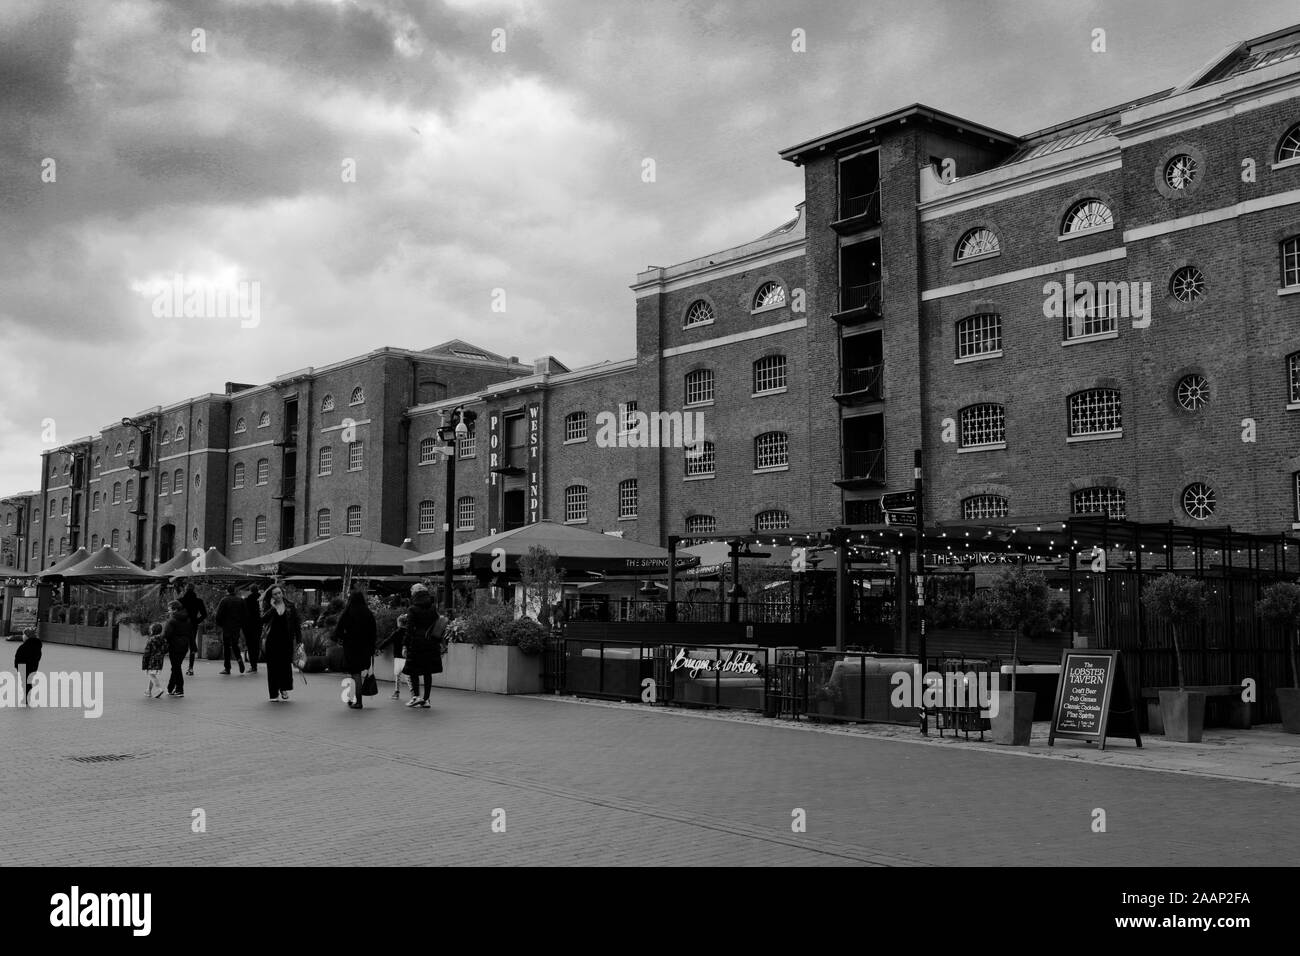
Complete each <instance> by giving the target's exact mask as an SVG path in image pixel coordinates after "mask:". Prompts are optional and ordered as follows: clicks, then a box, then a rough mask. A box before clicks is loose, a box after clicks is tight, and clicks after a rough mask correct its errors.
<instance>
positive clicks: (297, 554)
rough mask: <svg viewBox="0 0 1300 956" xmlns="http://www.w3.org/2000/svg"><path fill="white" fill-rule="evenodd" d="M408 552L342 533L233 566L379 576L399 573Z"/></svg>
mask: <svg viewBox="0 0 1300 956" xmlns="http://www.w3.org/2000/svg"><path fill="white" fill-rule="evenodd" d="M410 556H411V552H410V551H407V550H405V549H403V548H399V547H397V546H396V545H392V544H384V543H383V542H380V541H370V540H367V539H366V538H358V537H356V536H355V535H347V534H345V535H339V536H337V537H334V538H322V539H321V540H319V541H313V542H312V543H311V544H302V545H299V546H298V547H296V548H286V549H285V550H283V551H274V552H272V553H271V554H264V555H262V556H261V557H257V558H246V559H244V560H243V561H236V562H235V567H238V568H243V569H244V570H246V571H250V572H252V573H254V574H270V575H284V576H287V575H291V574H301V575H307V576H309V577H324V578H341V577H344V576H350V577H378V576H381V575H388V574H401V573H402V563H403V562H404V561H406V559H407V558H409V557H410Z"/></svg>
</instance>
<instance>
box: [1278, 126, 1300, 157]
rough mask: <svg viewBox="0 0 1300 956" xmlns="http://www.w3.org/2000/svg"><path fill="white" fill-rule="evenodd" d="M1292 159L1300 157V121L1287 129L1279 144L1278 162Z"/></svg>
mask: <svg viewBox="0 0 1300 956" xmlns="http://www.w3.org/2000/svg"><path fill="white" fill-rule="evenodd" d="M1292 159H1300V123H1297V124H1296V125H1295V126H1292V127H1291V128H1290V129H1289V130H1287V131H1286V135H1285V136H1283V137H1282V141H1281V142H1280V143H1278V144H1277V159H1276V162H1279V163H1285V162H1287V161H1289V160H1292Z"/></svg>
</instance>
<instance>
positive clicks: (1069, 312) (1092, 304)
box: [1065, 282, 1119, 339]
mask: <svg viewBox="0 0 1300 956" xmlns="http://www.w3.org/2000/svg"><path fill="white" fill-rule="evenodd" d="M1118 315H1119V291H1118V289H1117V288H1116V286H1114V285H1112V284H1107V283H1104V282H1099V283H1097V285H1096V289H1095V290H1094V291H1091V292H1090V293H1089V294H1086V295H1083V296H1081V297H1080V298H1078V299H1076V300H1075V301H1074V302H1067V303H1066V310H1065V337H1066V338H1067V339H1081V338H1085V337H1087V336H1089V335H1104V334H1105V333H1107V332H1114V331H1115V329H1116V323H1115V319H1116V318H1117V317H1118Z"/></svg>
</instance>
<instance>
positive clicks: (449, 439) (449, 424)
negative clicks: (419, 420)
mask: <svg viewBox="0 0 1300 956" xmlns="http://www.w3.org/2000/svg"><path fill="white" fill-rule="evenodd" d="M474 418H475V415H474V413H473V412H467V411H465V410H464V408H463V407H461V406H460V405H457V406H456V407H455V409H453V410H452V412H451V415H450V416H449V417H446V418H444V419H443V422H442V424H441V425H440V426H438V437H439V438H440V439H442V442H443V444H444V445H445V446H446V454H447V502H446V508H445V509H444V511H445V516H446V521H445V522H444V523H443V526H442V532H443V536H442V599H443V604H444V606H445V607H446V608H447V609H448V610H452V609H453V608H452V603H453V602H452V590H451V587H452V585H451V577H452V556H453V552H454V551H455V548H456V541H455V536H456V455H457V451H458V450H459V449H458V448H457V444H458V443H459V441H460V439H461V438H464V437H465V436H466V435H468V434H469V426H470V425H471V424H473V422H474Z"/></svg>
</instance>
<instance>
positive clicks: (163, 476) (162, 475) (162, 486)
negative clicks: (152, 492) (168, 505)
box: [158, 471, 172, 498]
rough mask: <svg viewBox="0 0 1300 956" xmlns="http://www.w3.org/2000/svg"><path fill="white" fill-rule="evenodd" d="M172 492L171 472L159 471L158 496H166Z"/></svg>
mask: <svg viewBox="0 0 1300 956" xmlns="http://www.w3.org/2000/svg"><path fill="white" fill-rule="evenodd" d="M171 493H172V476H171V472H168V471H160V472H159V473H158V497H159V498H164V497H166V496H167V495H169V494H171Z"/></svg>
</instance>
